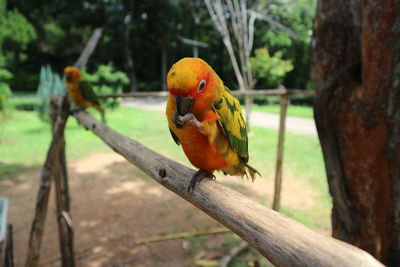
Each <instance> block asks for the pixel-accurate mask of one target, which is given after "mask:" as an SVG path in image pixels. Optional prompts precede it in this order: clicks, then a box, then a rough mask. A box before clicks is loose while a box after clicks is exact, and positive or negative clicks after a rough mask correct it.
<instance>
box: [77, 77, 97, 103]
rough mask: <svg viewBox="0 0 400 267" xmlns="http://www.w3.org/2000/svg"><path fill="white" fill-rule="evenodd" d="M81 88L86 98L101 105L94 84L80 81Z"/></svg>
mask: <svg viewBox="0 0 400 267" xmlns="http://www.w3.org/2000/svg"><path fill="white" fill-rule="evenodd" d="M79 89H80V90H81V93H82V96H83V97H84V98H85V100H87V101H90V102H92V103H93V104H95V105H100V102H99V99H98V98H97V95H96V94H95V93H94V91H93V88H92V85H91V84H90V83H89V82H88V81H84V80H83V81H80V82H79Z"/></svg>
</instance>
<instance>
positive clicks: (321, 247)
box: [74, 112, 382, 266]
mask: <svg viewBox="0 0 400 267" xmlns="http://www.w3.org/2000/svg"><path fill="white" fill-rule="evenodd" d="M74 117H75V118H76V119H77V121H78V122H79V123H80V124H81V125H83V126H84V127H85V128H87V129H88V130H90V131H92V132H93V133H94V134H96V135H97V136H98V137H99V138H100V139H101V140H103V142H104V143H106V144H107V145H108V146H110V147H111V148H112V149H113V150H114V151H115V152H117V153H119V154H121V155H122V156H123V157H125V158H126V159H127V160H128V161H129V162H131V163H132V164H134V165H136V166H137V167H138V168H139V169H141V170H142V171H143V172H145V173H146V174H147V175H149V176H150V177H152V178H153V179H154V180H156V181H157V182H159V183H160V184H161V185H163V186H164V187H166V188H167V189H169V190H171V191H173V192H175V193H176V194H178V195H179V196H181V197H182V198H184V199H186V200H187V201H189V202H191V203H192V204H193V205H195V206H196V207H198V208H199V209H201V210H202V211H204V212H205V213H207V214H208V215H210V216H211V217H213V218H214V219H216V220H217V221H219V222H220V223H222V224H223V225H225V226H226V227H227V228H229V229H231V230H232V231H233V232H234V233H236V234H237V235H239V236H240V237H242V238H243V239H244V240H246V241H247V242H248V243H249V244H250V245H252V246H253V247H254V248H255V249H257V250H258V251H259V252H260V253H261V254H262V255H264V256H265V257H267V258H268V259H269V260H270V261H271V262H272V263H274V264H276V265H279V266H382V265H381V264H380V263H379V262H378V261H376V260H375V259H374V258H373V257H372V256H371V255H369V254H368V253H366V252H365V251H362V250H360V249H358V248H355V247H352V246H351V245H349V244H346V243H344V242H341V241H339V240H336V239H333V238H331V237H328V236H324V235H321V234H318V233H316V232H313V231H311V230H310V229H308V228H307V227H305V226H303V225H302V224H300V223H297V222H295V221H293V220H291V219H289V218H288V217H286V216H284V215H282V214H280V213H277V212H275V211H273V210H271V209H269V208H266V207H265V206H263V205H261V204H259V203H257V202H255V201H253V200H250V199H248V198H247V197H246V196H244V195H242V194H240V193H238V192H236V191H234V190H232V189H230V188H228V187H225V186H223V185H221V184H219V183H217V182H215V181H213V180H209V179H206V180H203V181H202V182H201V183H200V184H199V186H198V187H196V189H195V191H194V192H193V193H188V191H187V186H188V183H189V181H190V179H191V177H192V176H193V174H194V173H195V171H194V170H193V169H189V168H187V167H185V166H183V165H181V164H179V163H177V162H175V161H172V160H170V159H168V158H166V157H164V156H162V155H160V154H158V153H156V152H154V151H152V150H150V149H148V148H147V147H145V146H143V145H142V144H140V143H138V142H136V141H134V140H132V139H129V138H128V137H125V136H123V135H121V134H119V133H118V132H116V131H114V130H113V129H111V128H109V127H108V126H107V125H105V124H103V123H101V122H100V121H98V120H96V119H95V118H93V117H91V116H90V115H88V114H86V113H84V112H78V113H75V114H74Z"/></svg>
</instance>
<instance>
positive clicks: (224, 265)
mask: <svg viewBox="0 0 400 267" xmlns="http://www.w3.org/2000/svg"><path fill="white" fill-rule="evenodd" d="M247 246H248V244H247V243H246V242H245V241H241V242H240V243H239V244H237V245H236V246H234V247H233V248H231V249H230V250H229V252H228V254H226V255H225V256H223V257H222V259H221V260H220V261H219V264H218V267H228V265H229V263H230V262H231V261H232V260H233V258H235V257H236V256H237V255H239V254H240V253H241V252H242V251H243V250H245V249H246V248H247Z"/></svg>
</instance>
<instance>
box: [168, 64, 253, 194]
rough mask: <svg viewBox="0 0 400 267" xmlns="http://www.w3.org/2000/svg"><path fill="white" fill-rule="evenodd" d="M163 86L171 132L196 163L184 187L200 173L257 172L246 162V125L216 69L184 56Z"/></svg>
mask: <svg viewBox="0 0 400 267" xmlns="http://www.w3.org/2000/svg"><path fill="white" fill-rule="evenodd" d="M167 87H168V91H169V97H168V103H167V109H166V115H167V118H168V125H169V128H170V132H171V135H172V137H173V139H174V140H175V142H176V143H177V144H178V145H179V144H181V145H182V148H183V151H184V152H185V154H186V156H187V157H188V159H189V160H190V162H191V163H192V164H193V165H194V166H195V167H197V168H199V170H198V171H197V172H196V174H195V175H194V176H193V177H192V179H191V181H190V184H189V187H188V191H189V192H191V191H193V190H194V188H195V186H196V184H197V183H198V182H200V181H201V180H202V179H203V178H205V177H209V178H214V177H215V176H214V175H213V172H214V171H215V170H220V171H222V172H223V173H224V174H229V175H238V176H242V177H243V176H247V177H251V178H252V180H254V178H255V175H256V173H257V174H259V173H258V171H257V170H256V169H254V168H253V167H251V166H249V165H248V164H247V162H248V160H249V154H248V139H247V129H246V124H245V122H244V119H243V115H242V110H241V107H240V104H239V102H238V101H237V99H236V98H235V97H234V96H233V95H232V94H231V92H230V91H229V89H228V88H227V87H226V86H224V84H223V82H222V80H221V79H220V78H219V77H218V75H217V74H216V73H215V71H214V70H213V69H212V68H211V67H210V66H209V65H208V64H207V63H206V62H205V61H203V60H202V59H199V58H183V59H181V60H179V61H178V62H177V63H175V64H174V65H173V66H172V67H171V69H170V71H169V72H168V75H167Z"/></svg>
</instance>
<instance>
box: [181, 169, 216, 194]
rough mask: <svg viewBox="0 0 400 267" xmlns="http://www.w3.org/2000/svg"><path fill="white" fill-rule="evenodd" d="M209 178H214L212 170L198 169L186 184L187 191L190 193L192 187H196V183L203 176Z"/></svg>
mask: <svg viewBox="0 0 400 267" xmlns="http://www.w3.org/2000/svg"><path fill="white" fill-rule="evenodd" d="M206 177H207V178H210V179H215V175H214V174H213V173H212V172H209V171H206V170H202V169H200V170H198V171H197V172H196V173H195V174H194V175H193V177H192V180H190V183H189V186H188V189H187V190H188V192H189V193H192V192H193V191H194V188H195V187H196V184H198V183H200V181H201V180H203V179H204V178H206Z"/></svg>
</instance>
